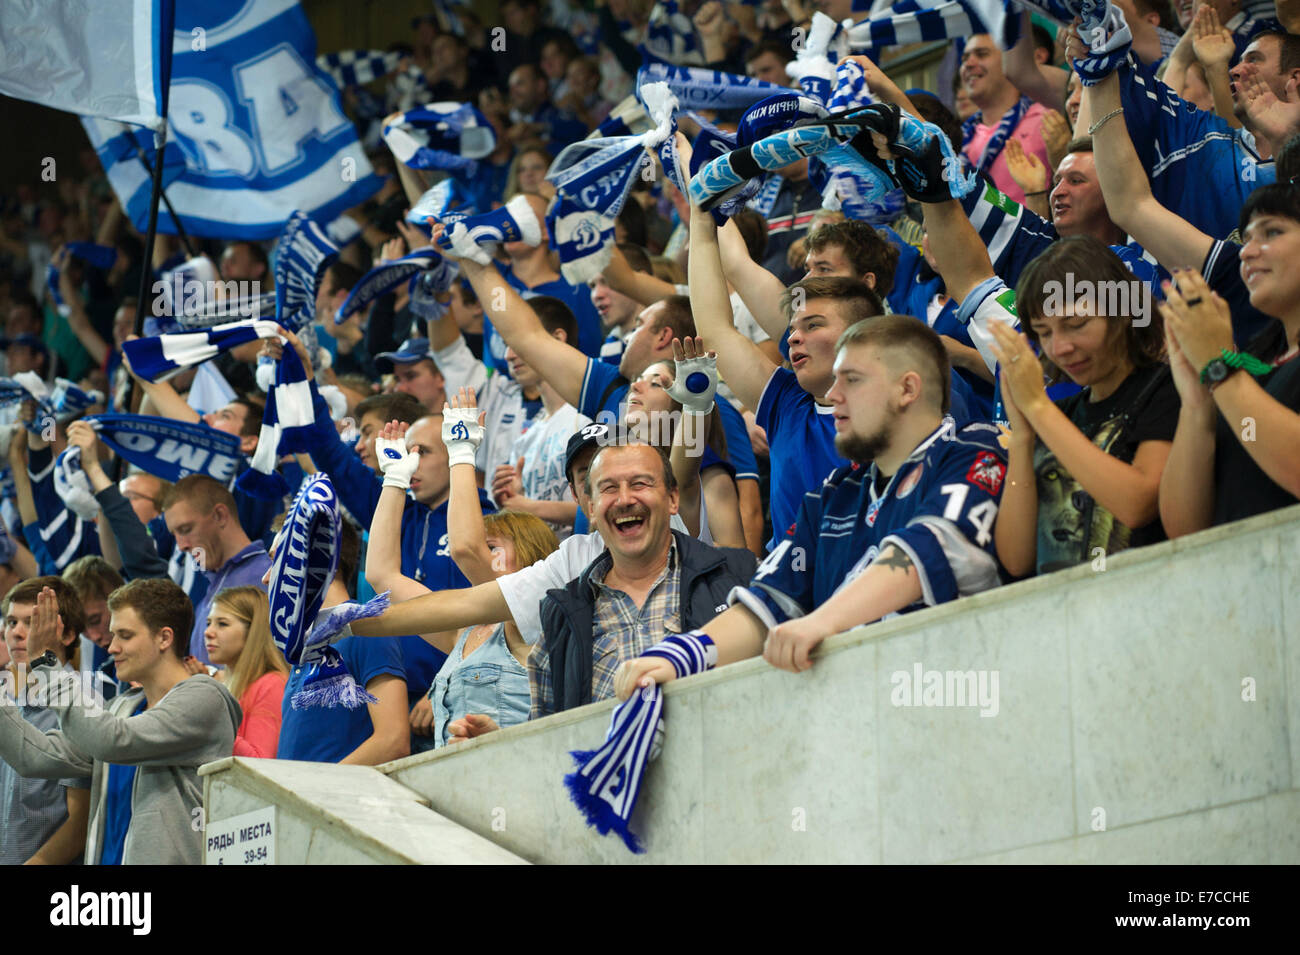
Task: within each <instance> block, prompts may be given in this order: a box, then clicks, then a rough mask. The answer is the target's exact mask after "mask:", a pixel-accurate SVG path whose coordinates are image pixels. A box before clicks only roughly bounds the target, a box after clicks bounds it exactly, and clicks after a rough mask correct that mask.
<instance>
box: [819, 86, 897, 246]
mask: <svg viewBox="0 0 1300 955" xmlns="http://www.w3.org/2000/svg"><path fill="white" fill-rule="evenodd" d="M875 101H876V98H875V96H873V95H872V94H871V91H870V90H868V89H867V80H866V75H865V74H864V73H863V72H862V67H860V66H859V65H858V64H857V63H855V62H853V61H852V60H848V61H845V62H844V63H841V64H839V66H837V67H836V69H835V88H834V92H833V93H832V94H831V98H830V103H829V109H830V111H831V113H832V115H838V114H839V113H840V112H842V111H849V110H854V109H860V108H862V107H863V106H867V105H869V104H871V103H874V102H875ZM808 177H809V178H810V179H811V180H812V181H813V183H814V184H815V185H816V186H817V188H818V189H819V190H821V193H822V208H823V209H832V210H839V211H841V212H843V213H844V214H845V216H847V217H848V218H850V219H860V220H862V221H864V222H870V223H872V224H873V225H879V224H883V223H886V222H892V221H893V220H894V219H896V218H897V217H898V215H899V213H901V212H902V211H903V209H904V207H905V206H906V204H907V197H906V196H905V195H903V190H901V189H898V188H895V187H894V186H893V184H892V183H891V182H890V181H889V180H888V179H887V178H886V177H885V176H883V175H882V174H881V171H880V170H879V169H878V168H876V167H875V166H873V165H872V164H871V163H869V162H867V161H866V160H864V159H863V158H862V157H861V156H860V155H858V152H857V150H855V149H853V148H852V147H851V146H849V145H848V144H844V145H840V146H835V147H834V148H832V149H829V150H827V151H826V152H824V153H822V155H820V156H818V157H817V158H816V159H814V160H812V161H811V162H810V163H809V164H808Z"/></svg>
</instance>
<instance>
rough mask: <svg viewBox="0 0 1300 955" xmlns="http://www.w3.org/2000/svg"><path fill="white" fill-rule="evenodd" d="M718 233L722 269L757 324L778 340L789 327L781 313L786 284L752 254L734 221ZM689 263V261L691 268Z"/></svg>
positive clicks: (769, 336) (692, 233)
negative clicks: (755, 259)
mask: <svg viewBox="0 0 1300 955" xmlns="http://www.w3.org/2000/svg"><path fill="white" fill-rule="evenodd" d="M710 221H712V220H710ZM716 232H717V237H718V238H717V244H718V250H719V252H720V253H721V257H722V272H723V274H724V275H725V276H726V278H727V281H728V282H730V283H731V286H732V288H734V289H735V290H736V291H737V292H739V293H740V300H741V301H742V302H744V303H745V308H747V309H749V313H750V314H751V315H753V316H754V321H756V322H758V327H759V328H761V329H763V331H765V332H767V336H768V338H770V339H771V340H772V341H774V342H779V341H780V340H781V337H782V336H783V335H784V334H785V329H786V321H785V316H784V315H783V314H782V313H781V296H782V295H784V294H785V283H784V282H782V281H781V280H780V279H779V278H777V277H776V276H775V275H773V274H772V273H771V272H769V271H768V270H767V269H765V268H763V266H762V265H760V264H759V263H757V262H755V261H754V260H753V259H752V258H750V257H749V248H748V247H747V246H746V245H745V239H744V237H743V236H741V234H740V229H739V227H737V225H736V224H735V223H734V222H728V223H727V224H726V225H725V226H723V227H722V228H721V229H717V230H716ZM694 235H695V230H694V229H692V230H691V236H692V238H693V237H694ZM689 265H690V263H689V261H688V262H687V266H688V268H689ZM728 305H730V302H728Z"/></svg>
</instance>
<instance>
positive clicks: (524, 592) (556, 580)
mask: <svg viewBox="0 0 1300 955" xmlns="http://www.w3.org/2000/svg"><path fill="white" fill-rule="evenodd" d="M669 524H670V526H671V527H672V529H673V530H675V531H681V532H682V533H683V534H685V533H686V525H685V524H683V523H682V519H681V517H680V516H679V515H677V514H674V515H673V517H672V520H671V521H670V522H669ZM703 526H704V527H705V528H707V526H708V524H707V522H705V523H704V525H703ZM700 539H701V540H702V541H703V542H704V543H706V544H711V543H712V539H711V538H706V537H705V535H704V534H701V535H700ZM604 551H605V541H604V538H602V537H601V536H600V533H599V532H598V531H592V532H591V533H589V534H574V535H573V536H571V537H567V538H565V539H564V540H562V541H561V542H560V549H559V550H557V551H556V552H555V553H553V554H551V555H550V556H549V557H546V558H545V559H543V560H539V561H538V562H537V563H535V564H533V565H532V566H531V567H525V568H524V569H523V570H517V571H515V572H514V573H513V574H506V575H505V576H504V577H498V578H497V586H498V587H500V588H501V594H502V596H503V597H505V599H506V605H507V606H509V607H510V615H511V616H512V617H514V620H515V626H517V627H518V628H519V634H520V636H522V637H523V638H524V641H525V642H526V643H529V644H533V643H536V642H537V641H538V640H539V639H541V636H542V613H541V608H542V601H543V600H544V599H545V598H546V592H547V591H548V590H559V589H560V588H562V587H565V586H567V585H568V583H569V581H571V580H576V579H577V578H578V576H579V575H580V574H581V573H582V572H583V571H584V570H586V569H587V568H588V567H589V566H590V565H591V562H592V561H593V560H595V559H596V558H597V557H599V556H600V555H601V554H602V553H604Z"/></svg>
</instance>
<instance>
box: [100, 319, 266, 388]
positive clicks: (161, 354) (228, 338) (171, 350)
mask: <svg viewBox="0 0 1300 955" xmlns="http://www.w3.org/2000/svg"><path fill="white" fill-rule="evenodd" d="M276 334H277V330H276V327H275V322H271V321H266V320H264V319H250V320H248V321H243V322H229V323H227V324H225V325H218V326H216V327H215V328H210V329H208V330H207V331H198V332H173V333H170V334H166V335H154V336H152V337H150V338H135V339H132V340H131V341H128V342H123V343H122V350H123V351H124V352H126V357H127V358H128V359H129V360H130V362H131V368H132V370H133V371H134V372H135V373H136V374H137V375H139V376H140V377H141V378H144V379H146V380H148V381H161V380H164V379H166V378H170V377H171V376H172V375H175V374H176V373H177V372H179V371H181V370H183V369H185V368H189V367H190V366H191V365H200V364H202V363H203V362H205V361H207V360H208V359H209V358H215V357H216V356H217V355H219V354H221V353H222V352H225V351H230V349H232V348H238V347H239V346H240V345H246V344H248V343H249V342H252V341H257V339H259V338H273V337H274V336H275V335H276Z"/></svg>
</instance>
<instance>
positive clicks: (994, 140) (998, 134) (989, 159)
mask: <svg viewBox="0 0 1300 955" xmlns="http://www.w3.org/2000/svg"><path fill="white" fill-rule="evenodd" d="M1033 105H1034V101H1033V100H1031V99H1030V98H1029V97H1028V96H1022V97H1020V99H1018V100H1016V105H1015V106H1012V107H1011V108H1010V109H1009V110H1007V111H1006V113H1005V114H1004V115H1003V117H1002V119H1001V121H1000V122H999V123H998V128H997V129H995V130H993V135H992V136H991V137H989V141H988V142H987V143H985V144H984V151H983V152H982V153H980V160H979V162H978V163H977V164H976V168H977V169H978V170H979V171H980V172H981V173H983V174H984V175H988V172H989V170H990V169H992V168H993V164H994V163H995V162H997V158H998V157H999V156H1001V155H1002V150H1003V149H1004V148H1005V147H1006V145H1007V140H1008V139H1009V138H1010V137H1011V134H1012V133H1013V132H1015V130H1016V127H1017V126H1019V125H1020V121H1021V120H1023V119H1024V118H1025V114H1026V113H1028V112H1029V108H1030V107H1031V106H1033ZM982 122H983V116H982V114H980V113H976V114H975V115H974V116H971V117H969V118H968V119H967V120H966V121H965V122H964V123H962V126H961V135H962V145H963V146H965V145H966V144H967V143H969V142H970V141H971V140H972V139H973V138H974V137H975V130H976V128H977V127H978V126H979V125H980V124H981V123H982Z"/></svg>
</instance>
